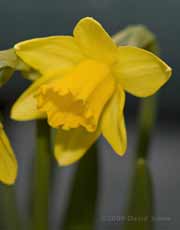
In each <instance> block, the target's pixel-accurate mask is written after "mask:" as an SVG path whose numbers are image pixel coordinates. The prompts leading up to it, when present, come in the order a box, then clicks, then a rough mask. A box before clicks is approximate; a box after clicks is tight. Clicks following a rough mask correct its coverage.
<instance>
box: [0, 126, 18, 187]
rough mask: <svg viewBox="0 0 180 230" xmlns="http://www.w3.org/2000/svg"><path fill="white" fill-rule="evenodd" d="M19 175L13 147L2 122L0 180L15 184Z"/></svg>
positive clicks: (0, 132)
mask: <svg viewBox="0 0 180 230" xmlns="http://www.w3.org/2000/svg"><path fill="white" fill-rule="evenodd" d="M16 175H17V162H16V158H15V156H14V153H13V150H12V147H11V145H10V143H9V140H8V138H7V136H6V134H5V132H4V130H3V126H2V124H1V123H0V181H2V182H3V183H5V184H13V183H14V181H15V179H16Z"/></svg>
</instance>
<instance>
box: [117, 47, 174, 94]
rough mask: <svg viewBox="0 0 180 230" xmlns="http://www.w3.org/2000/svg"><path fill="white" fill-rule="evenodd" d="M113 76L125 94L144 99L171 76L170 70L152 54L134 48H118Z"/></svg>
mask: <svg viewBox="0 0 180 230" xmlns="http://www.w3.org/2000/svg"><path fill="white" fill-rule="evenodd" d="M114 74H115V76H116V78H117V79H118V81H119V83H120V84H121V85H122V87H123V88H124V89H125V90H127V92H129V93H131V94H133V95H135V96H138V97H146V96H150V95H152V94H154V93H155V92H156V91H157V90H158V89H159V88H160V87H161V86H162V85H164V84H165V83H166V82H167V80H168V79H169V77H170V76H171V68H170V67H169V66H167V65H166V63H165V62H163V61H162V60H161V59H160V58H158V57H157V56H155V55H154V54H152V53H150V52H148V51H145V50H143V49H140V48H135V47H128V46H126V47H120V48H119V55H118V59H117V63H116V64H115V66H114Z"/></svg>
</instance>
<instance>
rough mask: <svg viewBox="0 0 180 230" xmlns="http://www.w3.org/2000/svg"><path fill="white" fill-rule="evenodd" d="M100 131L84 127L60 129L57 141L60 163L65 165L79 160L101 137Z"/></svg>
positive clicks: (57, 155) (56, 155)
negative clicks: (88, 130) (91, 130)
mask: <svg viewBox="0 0 180 230" xmlns="http://www.w3.org/2000/svg"><path fill="white" fill-rule="evenodd" d="M99 135H100V132H99V129H97V130H96V131H95V132H87V131H86V130H85V129H84V128H77V129H71V130H68V131H67V130H62V129H59V130H58V132H57V136H56V142H55V157H56V159H57V161H58V163H59V165H62V166H65V165H69V164H72V163H74V162H76V161H78V160H79V159H80V158H81V157H82V156H83V155H84V154H85V153H86V151H87V150H88V149H89V148H90V146H91V145H92V144H93V143H94V142H95V141H96V139H97V138H98V137H99Z"/></svg>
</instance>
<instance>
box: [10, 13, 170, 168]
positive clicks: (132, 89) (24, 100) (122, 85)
mask: <svg viewBox="0 0 180 230" xmlns="http://www.w3.org/2000/svg"><path fill="white" fill-rule="evenodd" d="M14 49H15V52H16V55H17V56H18V57H19V58H20V59H21V60H23V61H24V63H25V64H27V65H28V66H30V67H31V68H32V69H34V70H36V71H38V72H39V73H40V74H41V77H40V78H39V79H38V80H36V81H35V82H34V83H33V84H32V85H31V86H30V87H29V88H28V89H27V90H26V91H25V92H24V93H23V94H22V95H21V96H20V98H19V99H18V100H17V101H16V103H15V104H14V106H13V108H12V112H11V117H12V118H13V119H16V120H19V121H21V120H31V119H40V118H47V120H48V123H49V125H50V126H51V127H53V128H56V129H57V136H56V142H55V157H56V159H57V161H58V162H59V164H60V165H68V164H71V163H73V162H75V161H77V160H78V159H80V158H81V157H82V156H83V155H84V154H85V152H86V151H87V149H88V148H89V147H90V146H91V145H92V144H93V143H94V142H95V141H96V139H97V138H98V137H99V136H100V135H101V134H102V135H103V136H104V137H105V138H106V140H107V141H108V142H109V143H110V145H111V146H112V148H113V149H114V151H115V152H116V153H117V154H119V155H123V154H124V153H125V151H126V146H127V137H126V128H125V122H124V116H123V109H124V104H125V91H126V92H128V93H130V94H133V95H135V96H137V97H147V96H150V95H152V94H154V93H155V92H156V91H157V90H158V89H159V88H160V87H161V86H162V85H163V84H165V82H166V81H167V80H168V79H169V77H170V75H171V68H170V67H168V66H167V65H166V64H165V63H164V62H163V61H162V60H161V59H159V58H158V57H157V56H155V55H154V54H152V53H150V52H147V51H145V50H143V49H140V48H135V47H129V46H122V47H118V46H116V44H115V43H114V42H113V40H112V39H111V37H110V36H109V35H108V34H107V33H106V31H105V30H104V29H103V27H102V26H101V25H100V24H99V23H98V22H97V21H96V20H94V19H92V18H89V17H87V18H83V19H81V20H80V21H79V22H78V23H77V25H76V26H75V29H74V32H73V36H51V37H46V38H36V39H32V40H28V41H24V42H20V43H18V44H16V45H15V47H14Z"/></svg>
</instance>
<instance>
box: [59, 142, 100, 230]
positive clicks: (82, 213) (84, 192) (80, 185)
mask: <svg viewBox="0 0 180 230" xmlns="http://www.w3.org/2000/svg"><path fill="white" fill-rule="evenodd" d="M97 191H98V156H97V147H96V145H93V146H92V147H91V148H90V150H89V151H88V152H87V153H86V155H85V156H84V157H83V158H82V159H81V160H80V162H79V164H78V168H77V171H76V173H75V177H74V183H73V187H72V190H71V195H70V200H69V205H68V208H67V212H66V216H65V222H64V225H63V228H60V229H63V230H74V229H77V230H81V229H82V230H84V229H86V230H92V229H93V226H94V217H95V208H96V199H97Z"/></svg>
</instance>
